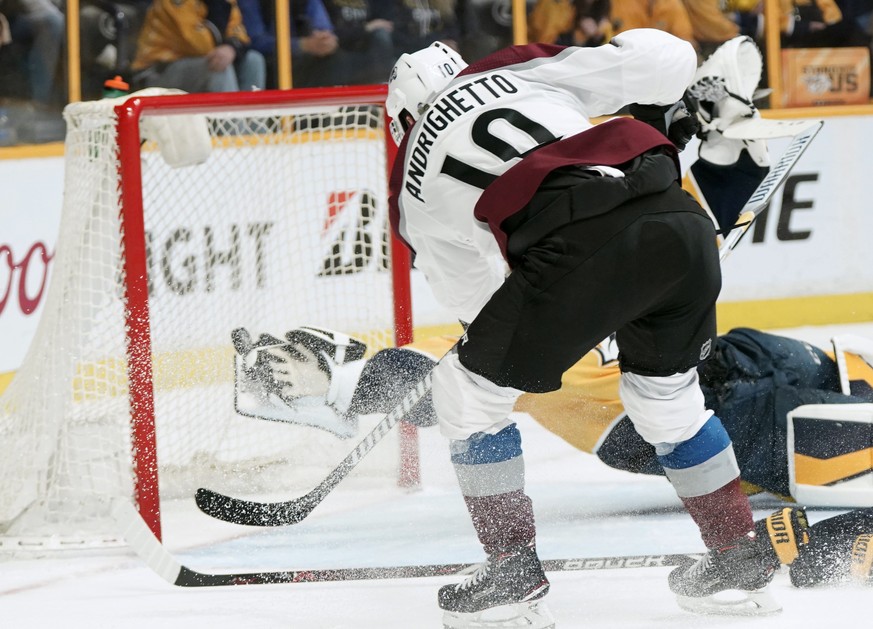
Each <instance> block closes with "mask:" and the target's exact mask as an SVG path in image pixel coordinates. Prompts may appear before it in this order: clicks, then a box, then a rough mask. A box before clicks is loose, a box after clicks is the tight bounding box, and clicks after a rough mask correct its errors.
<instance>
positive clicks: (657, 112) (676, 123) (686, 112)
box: [629, 99, 700, 151]
mask: <svg viewBox="0 0 873 629" xmlns="http://www.w3.org/2000/svg"><path fill="white" fill-rule="evenodd" d="M629 109H630V114H631V115H632V116H633V117H634V118H636V119H637V120H640V121H642V122H645V123H646V124H648V125H651V126H652V127H654V128H655V129H657V130H658V131H660V132H661V133H663V134H664V135H665V136H667V139H668V140H670V141H671V142H672V143H673V144H674V145H675V146H676V148H678V149H679V150H680V151H681V150H682V149H684V148H685V145H686V144H688V143H689V142H690V141H691V138H693V137H694V136H695V135H697V132H698V131H700V121H699V120H698V118H697V103H696V102H694V99H683V100H680V101H676V102H675V103H673V104H672V105H640V104H638V103H634V104H633V105H631V106H630V108H629Z"/></svg>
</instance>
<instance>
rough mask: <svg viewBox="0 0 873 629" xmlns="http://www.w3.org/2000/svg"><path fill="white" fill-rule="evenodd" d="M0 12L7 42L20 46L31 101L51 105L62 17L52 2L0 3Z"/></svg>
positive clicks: (1, 0)
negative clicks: (22, 52) (22, 51)
mask: <svg viewBox="0 0 873 629" xmlns="http://www.w3.org/2000/svg"><path fill="white" fill-rule="evenodd" d="M0 12H2V14H3V15H2V16H5V19H4V21H3V22H4V24H5V27H6V28H5V29H3V28H2V27H0V30H5V33H6V35H5V39H6V40H8V41H7V42H6V43H16V44H17V43H20V44H22V46H23V50H24V64H25V72H24V74H25V75H26V76H27V81H28V84H29V87H30V98H32V99H33V100H34V101H36V102H38V103H41V104H43V105H48V104H50V103H51V102H52V97H53V94H54V92H55V90H54V87H55V77H56V74H57V70H58V61H59V60H60V54H61V45H62V44H63V42H64V25H65V20H64V14H63V13H62V12H61V10H60V9H59V8H58V7H57V6H56V5H55V4H54V3H53V2H52V1H51V0H0ZM2 16H0V17H2ZM0 45H2V43H0Z"/></svg>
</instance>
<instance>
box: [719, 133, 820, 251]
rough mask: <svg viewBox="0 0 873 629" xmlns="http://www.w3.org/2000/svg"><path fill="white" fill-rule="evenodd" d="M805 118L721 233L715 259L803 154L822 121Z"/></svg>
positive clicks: (734, 242)
mask: <svg viewBox="0 0 873 629" xmlns="http://www.w3.org/2000/svg"><path fill="white" fill-rule="evenodd" d="M806 122H807V123H808V124H806V125H800V129H801V130H800V132H799V133H797V135H795V136H794V139H792V140H791V143H790V144H789V145H788V148H786V149H785V152H784V153H783V154H782V157H780V158H779V161H778V162H776V164H775V165H774V166H773V167H772V168H771V169H770V172H769V173H767V176H766V177H764V179H763V181H761V183H760V184H759V185H758V187H757V188H756V189H755V191H754V192H753V193H752V196H750V197H749V200H748V201H746V204H745V205H744V206H743V207H742V208H741V209H740V212H739V218H737V221H736V223H734V226H733V228H731V230H730V231H729V232H728V233H727V234H726V235H725V238H724V240H723V241H722V243H721V247H720V248H719V255H718V257H719V260H721V261H724V259H725V258H727V257H728V256H729V255H730V253H731V251H733V250H734V248H735V247H736V246H737V244H739V242H740V239H741V238H742V237H743V236H744V235H745V233H746V231H748V229H749V227H751V226H752V223H753V222H754V221H755V219H756V218H757V217H758V215H759V214H760V213H761V212H762V211H763V209H764V208H765V207H767V204H769V203H770V200H771V199H772V198H773V194H774V193H775V192H776V190H778V189H779V187H780V186H781V185H782V184H783V183H785V180H786V179H788V175H789V174H790V173H791V169H792V168H794V165H795V164H796V163H797V160H799V159H800V156H801V155H803V152H804V151H805V150H806V148H807V147H808V146H809V144H810V142H812V140H813V138H815V136H816V135H817V134H818V132H819V131H820V130H821V128H822V126H823V125H824V121H823V120H811V121H806ZM726 133H727V132H726Z"/></svg>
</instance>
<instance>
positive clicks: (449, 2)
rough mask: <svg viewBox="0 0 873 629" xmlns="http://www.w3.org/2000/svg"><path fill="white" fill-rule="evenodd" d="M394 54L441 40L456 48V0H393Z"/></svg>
mask: <svg viewBox="0 0 873 629" xmlns="http://www.w3.org/2000/svg"><path fill="white" fill-rule="evenodd" d="M393 2H394V11H395V13H394V54H395V56H396V57H399V56H400V55H402V54H404V53H413V52H416V51H418V50H421V49H422V48H426V47H428V46H430V45H431V44H432V43H434V42H435V41H441V42H443V43H444V44H446V45H447V46H449V47H450V48H453V49H455V50H459V49H460V44H459V42H460V39H461V30H460V25H459V22H458V18H457V15H456V9H457V6H456V5H457V3H456V0H393Z"/></svg>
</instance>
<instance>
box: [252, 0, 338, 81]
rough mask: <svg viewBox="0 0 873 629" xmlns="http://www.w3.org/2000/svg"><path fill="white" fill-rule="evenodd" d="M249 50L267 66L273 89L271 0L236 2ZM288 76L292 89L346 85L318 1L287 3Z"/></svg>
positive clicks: (332, 36) (334, 42)
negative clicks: (264, 61) (289, 59)
mask: <svg viewBox="0 0 873 629" xmlns="http://www.w3.org/2000/svg"><path fill="white" fill-rule="evenodd" d="M239 6H240V11H242V16H243V21H244V23H245V25H246V29H248V32H249V34H250V36H251V38H252V47H253V48H254V49H255V50H258V51H259V52H261V54H263V55H264V56H265V57H266V58H267V60H268V64H269V67H270V87H275V86H276V72H275V63H276V17H275V5H274V3H273V0H239ZM290 11H291V16H290V22H291V62H292V66H291V73H292V77H291V79H292V82H293V86H294V87H329V86H332V85H343V84H345V83H348V76H349V68H348V66H347V64H346V62H345V55H344V54H343V51H342V50H341V49H340V46H339V38H338V37H337V35H336V31H335V29H334V25H333V22H331V19H330V15H329V14H328V12H327V9H326V8H325V6H324V3H323V2H322V0H295V1H292V2H291V9H290Z"/></svg>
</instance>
